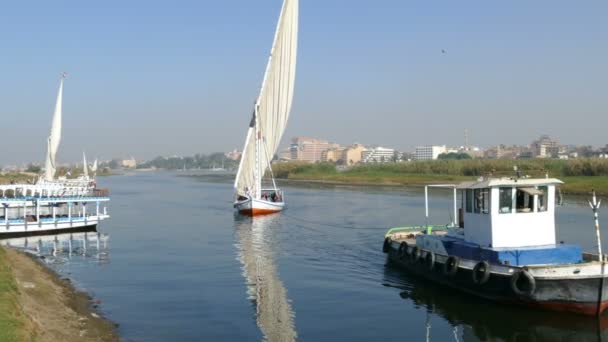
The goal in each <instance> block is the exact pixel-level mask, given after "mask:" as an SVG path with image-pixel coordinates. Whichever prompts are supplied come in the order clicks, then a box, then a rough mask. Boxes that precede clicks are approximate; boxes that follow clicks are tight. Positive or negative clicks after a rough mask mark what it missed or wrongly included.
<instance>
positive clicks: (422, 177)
mask: <svg viewBox="0 0 608 342" xmlns="http://www.w3.org/2000/svg"><path fill="white" fill-rule="evenodd" d="M469 163H470V162H469ZM429 165H430V166H432V167H435V169H431V170H429V172H428V173H413V172H408V171H410V170H415V169H417V168H419V167H421V166H425V167H428V166H429ZM454 165H456V166H460V167H462V165H458V163H453V162H450V163H441V162H437V164H436V165H435V164H432V162H425V163H424V165H423V163H420V165H418V166H416V165H400V164H389V165H366V166H357V167H353V168H350V169H348V170H343V171H338V170H336V168H335V166H334V165H331V164H302V163H278V164H276V165H273V170H274V172H275V176H276V177H277V179H281V180H286V181H297V182H314V183H323V184H335V185H360V186H423V185H426V184H437V183H458V182H464V181H471V180H475V179H477V178H478V177H479V176H478V175H475V174H472V175H469V174H468V173H469V172H467V171H462V172H463V173H467V174H466V175H462V174H449V173H451V171H449V170H448V169H447V168H445V167H446V166H448V167H450V166H454ZM479 165H481V166H480V167H479V168H478V170H483V169H485V168H486V167H487V166H486V164H483V163H481V164H479ZM489 165H491V166H496V165H495V164H489ZM564 165H566V164H564ZM568 165H570V164H568ZM530 171H534V172H529V171H527V170H525V169H524V171H523V174H524V175H527V174H530V175H531V176H536V177H544V176H545V173H543V172H539V171H538V170H530ZM478 172H481V171H478ZM454 173H455V172H454ZM494 174H495V175H502V176H504V175H510V174H513V171H510V172H506V171H501V172H496V171H495V173H494ZM549 176H551V177H556V178H559V179H560V180H562V181H564V183H565V184H564V185H562V186H561V191H562V192H563V193H564V194H572V195H588V194H589V193H590V192H591V190H592V189H593V190H595V191H596V192H597V194H598V195H603V196H605V195H608V176H607V175H597V176H568V175H560V174H559V173H558V172H557V171H556V170H554V173H549Z"/></svg>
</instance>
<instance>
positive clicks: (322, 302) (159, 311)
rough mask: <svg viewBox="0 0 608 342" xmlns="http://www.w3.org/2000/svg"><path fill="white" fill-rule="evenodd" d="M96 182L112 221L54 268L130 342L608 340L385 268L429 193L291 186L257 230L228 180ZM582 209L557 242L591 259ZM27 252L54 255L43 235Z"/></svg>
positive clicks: (591, 323) (579, 320)
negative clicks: (392, 240) (389, 244)
mask: <svg viewBox="0 0 608 342" xmlns="http://www.w3.org/2000/svg"><path fill="white" fill-rule="evenodd" d="M99 183H101V186H102V187H108V188H110V189H111V196H112V202H111V208H110V214H111V215H112V218H111V219H110V220H108V221H105V222H103V223H102V225H101V226H100V227H99V232H100V234H99V235H97V234H93V235H91V236H90V237H85V238H83V239H82V241H83V242H82V244H80V245H79V244H78V243H77V242H73V244H72V249H71V250H72V252H71V253H70V252H68V251H67V249H66V247H65V243H63V242H61V240H60V239H59V248H57V239H55V253H52V251H49V252H48V253H49V254H48V255H47V256H46V258H45V259H44V260H46V262H47V263H48V264H49V265H50V266H51V267H52V268H54V269H55V270H56V271H58V272H59V273H60V274H61V275H62V276H66V277H69V278H70V279H71V280H72V281H73V282H74V283H75V285H76V286H77V287H78V288H81V289H83V290H85V291H88V292H89V293H90V294H91V295H92V297H93V300H94V302H95V303H97V304H98V305H99V310H100V311H101V312H102V313H103V314H104V315H105V316H106V317H108V318H109V319H111V320H112V321H114V322H116V323H117V324H118V325H119V327H118V331H119V333H120V335H121V336H122V337H123V338H124V340H125V341H217V340H233V341H237V340H238V341H242V340H247V341H255V340H269V341H291V340H294V339H299V340H304V341H336V340H348V341H426V340H430V341H488V340H490V341H555V340H559V341H599V340H602V338H603V339H604V340H608V338H606V335H607V333H606V330H604V327H605V325H604V323H605V321H606V320H608V319H600V320H599V321H598V320H595V319H588V318H584V317H578V316H570V315H564V314H553V313H546V312H540V311H533V310H527V309H523V308H518V307H504V306H499V305H496V304H494V303H491V302H487V301H485V300H480V299H477V298H475V297H471V296H469V295H465V294H461V293H459V292H455V291H452V290H448V289H445V288H442V287H438V286H434V285H433V284H431V283H428V282H425V281H422V280H419V279H416V278H414V277H411V276H409V275H408V274H407V273H406V272H405V271H402V270H399V269H395V268H393V267H392V266H390V265H387V263H386V256H385V255H384V254H383V253H382V251H381V247H382V242H383V235H384V233H385V232H386V230H387V228H390V227H395V226H403V225H414V224H423V223H424V222H425V220H424V197H423V194H422V192H421V191H420V189H411V190H408V189H403V188H400V189H391V188H363V187H329V186H325V187H320V186H311V185H307V186H306V185H298V186H294V185H291V186H285V187H284V188H285V190H286V200H287V203H288V205H289V209H288V210H287V211H285V212H283V213H282V214H278V215H273V216H268V217H262V218H256V219H251V218H245V217H240V216H238V215H235V214H234V212H233V209H232V186H231V183H230V178H229V177H220V176H213V175H211V176H197V177H186V176H185V175H184V174H179V173H176V174H172V173H133V174H127V175H122V176H113V177H106V178H102V179H99ZM430 203H431V223H436V224H443V223H447V222H449V221H450V220H451V217H450V212H451V205H452V204H451V198H450V194H449V193H444V192H433V193H432V194H431V201H430ZM583 204H584V203H583V202H581V201H580V200H577V199H569V198H566V201H565V204H564V206H562V207H559V208H558V215H557V223H558V239H559V240H564V241H565V242H568V243H580V244H582V245H583V246H584V248H585V249H587V250H592V249H594V248H596V247H595V243H594V229H593V222H592V215H591V212H590V210H589V208H588V207H586V206H584V205H583ZM607 234H608V231H607V232H604V236H606V235H607ZM85 240H86V241H85ZM97 240H99V241H100V244H99V245H98V244H97ZM607 241H608V240H607ZM605 243H606V242H605ZM13 244H14V245H18V244H19V241H16V242H14V243H13ZM22 244H23V243H22ZM605 245H606V244H605ZM29 246H30V248H31V246H39V247H36V248H37V250H38V251H40V252H41V253H44V246H42V244H40V243H38V244H36V238H31V239H30V240H29ZM40 246H42V247H43V248H40ZM49 248H52V247H49ZM607 325H608V324H607Z"/></svg>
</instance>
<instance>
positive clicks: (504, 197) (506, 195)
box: [499, 188, 513, 214]
mask: <svg viewBox="0 0 608 342" xmlns="http://www.w3.org/2000/svg"><path fill="white" fill-rule="evenodd" d="M499 194H500V196H499V197H500V199H499V212H500V213H501V214H510V213H511V212H512V211H513V188H500V189H499Z"/></svg>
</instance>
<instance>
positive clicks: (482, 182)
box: [457, 178, 564, 190]
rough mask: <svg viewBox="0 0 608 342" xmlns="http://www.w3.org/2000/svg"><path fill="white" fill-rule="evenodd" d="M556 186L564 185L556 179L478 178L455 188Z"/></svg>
mask: <svg viewBox="0 0 608 342" xmlns="http://www.w3.org/2000/svg"><path fill="white" fill-rule="evenodd" d="M557 184H564V182H562V181H561V180H559V179H557V178H480V179H479V180H477V181H474V182H463V183H460V184H458V186H457V188H458V189H460V190H465V189H482V188H495V187H499V186H511V187H526V188H534V187H535V186H543V185H557Z"/></svg>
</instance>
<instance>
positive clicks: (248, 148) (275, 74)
mask: <svg viewBox="0 0 608 342" xmlns="http://www.w3.org/2000/svg"><path fill="white" fill-rule="evenodd" d="M298 6H299V4H298V0H285V1H284V2H283V8H282V9H281V15H280V17H279V23H278V25H277V30H276V33H275V38H274V42H273V45H272V50H271V52H270V58H269V61H268V65H267V67H266V73H265V74H264V80H263V82H262V88H261V90H260V94H259V96H258V98H257V99H256V101H255V104H254V107H253V117H252V118H251V121H250V123H249V130H248V131H247V138H246V139H245V147H244V148H243V154H242V156H241V162H240V164H239V169H238V172H237V175H236V179H235V182H234V188H235V197H236V199H235V202H234V207H235V208H236V209H237V210H238V211H239V212H240V213H242V214H245V215H251V216H254V215H264V214H272V213H276V212H279V211H281V210H283V208H284V207H285V201H284V197H283V193H282V191H281V190H280V189H278V188H277V186H276V182H275V180H274V175H273V174H272V167H271V165H270V163H271V161H272V158H273V156H274V154H275V153H276V151H277V149H278V147H279V143H280V141H281V137H282V136H283V132H284V131H285V128H286V126H287V119H288V118H289V112H290V111H291V104H292V100H293V92H294V83H295V73H296V54H297V49H298ZM266 171H269V173H270V177H271V179H272V185H271V186H269V187H267V188H264V187H263V185H262V178H263V177H264V175H265V173H266Z"/></svg>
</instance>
